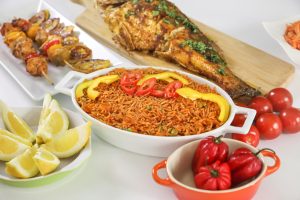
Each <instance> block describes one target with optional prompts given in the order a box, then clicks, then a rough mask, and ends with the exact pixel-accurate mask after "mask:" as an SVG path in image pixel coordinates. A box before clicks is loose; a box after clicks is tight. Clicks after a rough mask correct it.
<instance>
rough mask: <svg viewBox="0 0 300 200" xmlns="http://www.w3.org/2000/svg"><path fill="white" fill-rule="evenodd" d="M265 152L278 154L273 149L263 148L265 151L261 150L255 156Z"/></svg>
mask: <svg viewBox="0 0 300 200" xmlns="http://www.w3.org/2000/svg"><path fill="white" fill-rule="evenodd" d="M264 150H267V151H271V152H272V153H274V154H276V152H275V151H274V150H273V149H270V148H263V149H260V150H259V151H258V152H256V153H254V155H255V156H257V155H258V154H260V152H262V151H264Z"/></svg>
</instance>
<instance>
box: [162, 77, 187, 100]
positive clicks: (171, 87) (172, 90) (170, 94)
mask: <svg viewBox="0 0 300 200" xmlns="http://www.w3.org/2000/svg"><path fill="white" fill-rule="evenodd" d="M182 85H183V84H182V83H181V82H180V81H173V82H171V83H169V84H168V85H167V87H166V88H165V98H167V99H169V98H174V97H178V94H177V93H176V90H177V89H179V88H181V87H182Z"/></svg>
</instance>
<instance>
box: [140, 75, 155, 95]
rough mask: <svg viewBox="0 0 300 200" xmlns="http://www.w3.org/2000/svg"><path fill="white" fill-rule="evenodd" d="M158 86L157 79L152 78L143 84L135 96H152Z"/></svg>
mask: <svg viewBox="0 0 300 200" xmlns="http://www.w3.org/2000/svg"><path fill="white" fill-rule="evenodd" d="M155 84H156V78H150V79H148V80H146V81H144V82H143V84H142V85H141V86H140V87H138V89H137V91H136V93H135V95H136V96H146V95H149V94H151V92H152V91H153V89H154V86H155Z"/></svg>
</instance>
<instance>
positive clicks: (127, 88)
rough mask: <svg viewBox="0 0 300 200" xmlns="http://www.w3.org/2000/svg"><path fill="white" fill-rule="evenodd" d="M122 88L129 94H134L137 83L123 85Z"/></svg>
mask: <svg viewBox="0 0 300 200" xmlns="http://www.w3.org/2000/svg"><path fill="white" fill-rule="evenodd" d="M121 88H122V90H123V91H124V92H125V93H126V94H128V95H134V93H135V91H136V89H137V86H136V85H121Z"/></svg>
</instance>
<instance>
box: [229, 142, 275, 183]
mask: <svg viewBox="0 0 300 200" xmlns="http://www.w3.org/2000/svg"><path fill="white" fill-rule="evenodd" d="M263 150H269V151H272V152H273V153H275V152H274V151H273V150H271V149H267V148H265V149H261V150H259V151H258V152H256V153H253V152H252V151H251V150H249V149H247V148H244V147H242V148H239V149H237V150H235V151H234V152H233V153H232V154H231V156H230V157H229V159H228V164H229V166H230V169H231V176H232V184H233V185H237V184H240V183H242V182H244V181H246V180H249V179H252V178H254V177H256V176H257V175H258V174H259V173H260V171H261V169H262V166H263V163H262V161H261V160H260V159H259V158H258V155H259V153H260V152H261V151H263Z"/></svg>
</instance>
